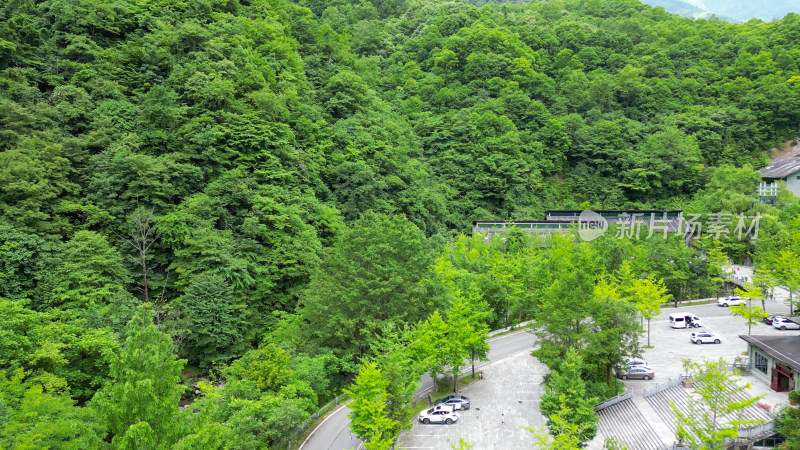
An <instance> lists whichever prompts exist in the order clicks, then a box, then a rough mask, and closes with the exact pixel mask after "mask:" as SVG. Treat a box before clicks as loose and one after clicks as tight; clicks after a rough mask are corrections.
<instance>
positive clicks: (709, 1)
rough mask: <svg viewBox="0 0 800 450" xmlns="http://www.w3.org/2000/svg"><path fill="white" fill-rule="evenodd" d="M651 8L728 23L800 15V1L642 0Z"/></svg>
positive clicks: (770, 19)
mask: <svg viewBox="0 0 800 450" xmlns="http://www.w3.org/2000/svg"><path fill="white" fill-rule="evenodd" d="M642 3H645V4H647V5H650V6H661V7H662V8H664V9H665V10H667V11H668V12H670V13H673V14H678V15H681V16H683V17H691V18H694V19H701V18H708V17H711V16H712V15H715V16H717V17H718V18H719V19H720V20H725V21H728V22H747V21H748V20H750V19H752V18H757V19H761V20H764V21H767V22H769V21H772V20H776V19H781V18H783V17H784V16H786V14H789V13H792V12H794V13H800V0H784V1H769V0H756V1H742V0H740V1H730V0H702V1H699V0H698V1H693V2H688V1H682V0H642Z"/></svg>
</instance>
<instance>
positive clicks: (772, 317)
mask: <svg viewBox="0 0 800 450" xmlns="http://www.w3.org/2000/svg"><path fill="white" fill-rule="evenodd" d="M783 318H784V317H783V316H779V315H776V314H770V315H769V316H767V317H764V322H766V324H767V325H772V322H773V321H775V319H783Z"/></svg>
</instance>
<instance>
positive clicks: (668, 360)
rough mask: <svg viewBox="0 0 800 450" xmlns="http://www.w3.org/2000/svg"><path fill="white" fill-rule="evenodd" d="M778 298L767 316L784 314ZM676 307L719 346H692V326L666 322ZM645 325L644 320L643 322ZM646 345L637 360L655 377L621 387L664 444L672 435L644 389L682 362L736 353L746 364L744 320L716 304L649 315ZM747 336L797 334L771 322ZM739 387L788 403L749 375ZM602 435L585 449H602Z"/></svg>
mask: <svg viewBox="0 0 800 450" xmlns="http://www.w3.org/2000/svg"><path fill="white" fill-rule="evenodd" d="M778 298H779V300H774V301H768V302H767V303H766V310H767V312H769V313H770V314H787V313H788V312H789V307H788V305H786V304H785V303H784V302H783V301H782V300H780V299H782V298H783V297H782V296H778ZM676 311H682V312H683V311H688V312H691V313H694V314H695V315H697V316H698V317H700V318H701V319H702V320H703V324H704V327H703V328H701V330H708V331H711V332H713V333H714V334H717V335H718V336H719V337H720V340H721V343H720V344H693V343H692V342H691V341H690V340H689V336H690V335H691V334H692V332H693V331H697V330H698V329H697V328H689V329H673V328H671V327H670V326H669V315H670V314H671V313H673V312H676ZM645 325H646V324H645ZM650 333H651V334H650V343H651V345H652V347H653V348H649V349H644V353H643V355H642V356H643V358H644V359H645V360H647V362H648V364H649V365H650V366H651V367H652V368H653V369H654V370H655V373H656V377H655V378H654V379H653V380H649V381H644V380H626V381H624V384H625V387H626V389H628V390H629V391H632V392H633V398H632V399H631V400H632V401H633V403H634V404H635V405H636V407H637V408H638V409H639V411H640V412H641V413H642V415H643V416H644V419H645V420H646V421H647V422H648V423H649V424H650V426H651V427H652V428H653V429H654V430H655V431H656V433H657V434H658V435H659V437H660V438H661V440H662V441H663V442H666V443H672V442H674V441H675V434H674V433H673V431H672V429H671V428H672V427H671V426H670V425H668V424H666V423H664V420H663V419H661V418H660V417H659V416H658V414H657V412H656V411H654V410H653V408H652V407H651V405H650V404H649V403H648V402H647V401H646V400H645V399H644V390H645V389H648V388H651V387H654V386H656V385H659V384H662V383H665V382H667V381H669V379H670V378H676V377H678V376H680V375H682V374H683V370H684V369H683V364H682V360H683V359H684V358H688V359H691V360H692V361H695V362H700V361H704V360H709V359H710V360H717V359H719V358H720V357H721V358H722V359H724V360H725V361H726V362H727V363H733V362H734V361H736V358H737V357H741V358H742V361H743V362H744V363H746V362H747V355H746V354H745V353H746V352H747V343H746V342H745V341H743V340H742V339H740V338H739V335H740V334H747V324H746V323H745V321H744V319H742V318H740V317H738V316H734V315H732V314H731V313H730V310H729V309H728V308H725V307H719V306H717V305H716V304H709V305H697V306H687V307H681V308H678V309H677V310H676V309H675V308H664V310H663V312H662V314H660V315H659V316H657V317H656V318H654V319H653V320H652V321H651V323H650ZM751 334H753V335H768V336H769V335H778V336H790V335H797V334H800V331H792V330H786V331H781V330H778V329H775V328H774V327H772V326H771V325H767V324H765V323H763V322H761V323H760V324H759V325H754V326H753V328H752V331H751ZM641 343H642V346H644V345H645V344H646V343H647V335H646V334H644V335H642V338H641ZM740 384H741V385H749V387H750V389H748V391H747V393H748V394H749V395H750V396H753V397H755V396H758V395H762V394H763V395H765V397H764V399H762V400H761V402H762V403H766V404H769V405H770V406H773V407H774V406H776V405H778V404H786V403H788V397H787V395H786V393H778V392H774V391H771V390H770V389H769V386H767V384H766V383H764V382H763V381H762V380H761V379H759V378H756V377H753V376H743V377H741V380H740ZM603 438H604V436H598V437H597V438H595V439H594V440H593V441H592V442H591V443H589V445H588V446H587V449H589V450H595V449H601V448H603Z"/></svg>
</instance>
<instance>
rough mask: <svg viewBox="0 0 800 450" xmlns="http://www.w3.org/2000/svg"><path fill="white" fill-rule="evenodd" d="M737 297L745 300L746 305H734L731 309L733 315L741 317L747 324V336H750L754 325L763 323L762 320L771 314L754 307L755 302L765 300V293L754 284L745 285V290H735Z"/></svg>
mask: <svg viewBox="0 0 800 450" xmlns="http://www.w3.org/2000/svg"><path fill="white" fill-rule="evenodd" d="M734 292H736V295H739V296H740V297H742V298H744V299H745V302H746V303H745V304H743V305H734V306H731V307H730V310H731V314H733V315H735V316H739V317H741V318H743V319H744V321H745V323H747V334H748V335H750V330H751V329H752V328H753V325H758V324H759V323H762V319H764V318H765V317H767V316H768V315H769V314H768V313H767V312H766V311H765V310H764V308H762V307H760V306H755V305H753V301H754V300H757V299H758V300H762V301H763V300H764V293H763V292H762V291H761V288H760V287H758V286H757V285H756V284H754V283H744V289H739V288H736V289H734Z"/></svg>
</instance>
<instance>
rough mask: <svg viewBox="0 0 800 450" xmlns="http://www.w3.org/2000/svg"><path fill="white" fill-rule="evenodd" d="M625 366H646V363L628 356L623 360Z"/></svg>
mask: <svg viewBox="0 0 800 450" xmlns="http://www.w3.org/2000/svg"><path fill="white" fill-rule="evenodd" d="M625 364H626V365H627V366H628V367H636V366H646V365H647V361H645V360H643V359H642V358H634V357H633V356H629V357H627V358H625Z"/></svg>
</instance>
